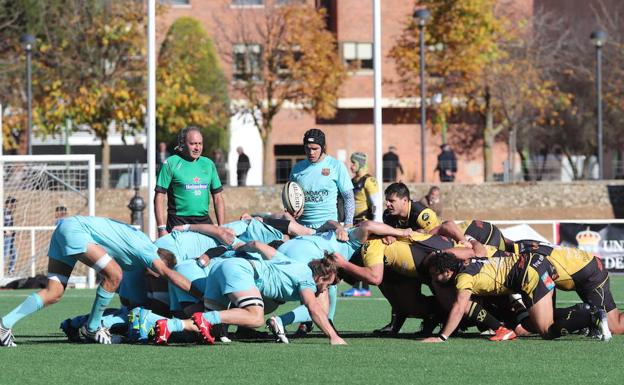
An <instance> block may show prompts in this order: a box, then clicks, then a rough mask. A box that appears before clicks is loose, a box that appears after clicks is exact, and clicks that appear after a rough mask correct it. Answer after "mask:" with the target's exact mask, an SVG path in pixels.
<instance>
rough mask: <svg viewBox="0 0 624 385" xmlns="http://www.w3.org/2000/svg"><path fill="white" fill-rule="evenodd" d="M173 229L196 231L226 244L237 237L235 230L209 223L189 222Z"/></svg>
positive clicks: (229, 243)
mask: <svg viewBox="0 0 624 385" xmlns="http://www.w3.org/2000/svg"><path fill="white" fill-rule="evenodd" d="M172 230H177V231H195V232H197V233H201V234H204V235H207V236H209V237H212V238H215V239H217V240H218V241H220V242H222V243H224V244H226V245H231V244H232V242H234V238H235V237H236V233H235V232H234V230H232V229H230V228H227V227H221V226H217V225H212V224H208V223H187V224H185V225H178V226H174V227H173V229H172Z"/></svg>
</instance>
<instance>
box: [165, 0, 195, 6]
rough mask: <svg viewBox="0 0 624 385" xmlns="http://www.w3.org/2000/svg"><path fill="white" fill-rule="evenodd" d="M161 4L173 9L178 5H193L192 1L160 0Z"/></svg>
mask: <svg viewBox="0 0 624 385" xmlns="http://www.w3.org/2000/svg"><path fill="white" fill-rule="evenodd" d="M160 2H161V3H162V4H166V5H171V6H173V7H175V6H177V5H191V0H160Z"/></svg>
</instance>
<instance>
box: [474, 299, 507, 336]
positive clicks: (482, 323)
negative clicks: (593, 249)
mask: <svg viewBox="0 0 624 385" xmlns="http://www.w3.org/2000/svg"><path fill="white" fill-rule="evenodd" d="M466 320H468V321H469V322H471V323H474V324H475V325H477V328H478V329H479V330H481V331H483V330H488V329H492V330H496V329H498V328H499V327H500V326H501V323H500V321H499V320H497V319H496V318H495V317H494V316H493V315H492V314H490V312H488V311H487V310H485V309H484V308H483V306H481V305H480V304H478V303H476V302H473V303H472V305H470V310H468V315H467V316H466Z"/></svg>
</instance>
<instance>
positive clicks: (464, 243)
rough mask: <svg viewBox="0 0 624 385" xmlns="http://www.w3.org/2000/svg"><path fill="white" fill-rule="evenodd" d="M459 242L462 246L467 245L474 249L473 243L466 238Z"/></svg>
mask: <svg viewBox="0 0 624 385" xmlns="http://www.w3.org/2000/svg"><path fill="white" fill-rule="evenodd" d="M459 244H460V245H461V246H462V247H467V248H469V249H472V243H470V241H466V240H464V241H459Z"/></svg>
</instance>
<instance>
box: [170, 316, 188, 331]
mask: <svg viewBox="0 0 624 385" xmlns="http://www.w3.org/2000/svg"><path fill="white" fill-rule="evenodd" d="M167 328H169V331H170V332H171V333H175V332H182V331H184V324H183V323H182V320H180V319H177V318H172V319H168V320H167Z"/></svg>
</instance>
